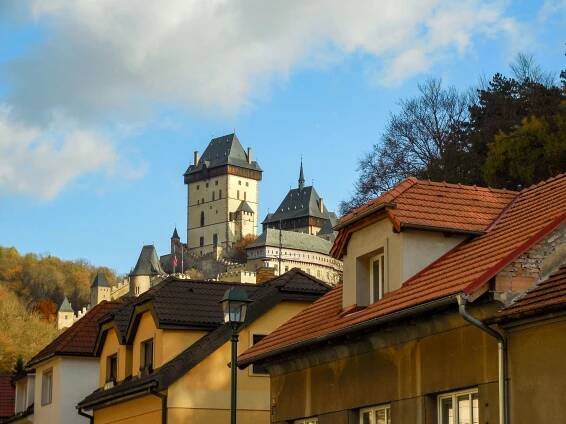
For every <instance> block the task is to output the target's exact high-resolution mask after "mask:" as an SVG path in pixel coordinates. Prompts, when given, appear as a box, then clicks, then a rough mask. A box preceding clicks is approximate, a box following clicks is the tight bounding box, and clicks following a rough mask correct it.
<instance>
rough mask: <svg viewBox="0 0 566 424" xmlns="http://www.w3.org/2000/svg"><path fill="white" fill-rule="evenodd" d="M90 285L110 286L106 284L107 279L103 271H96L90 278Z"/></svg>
mask: <svg viewBox="0 0 566 424" xmlns="http://www.w3.org/2000/svg"><path fill="white" fill-rule="evenodd" d="M90 287H91V288H92V287H110V284H108V280H107V279H106V275H104V273H103V272H101V271H98V272H97V273H96V275H95V276H94V279H93V280H92V284H91V285H90Z"/></svg>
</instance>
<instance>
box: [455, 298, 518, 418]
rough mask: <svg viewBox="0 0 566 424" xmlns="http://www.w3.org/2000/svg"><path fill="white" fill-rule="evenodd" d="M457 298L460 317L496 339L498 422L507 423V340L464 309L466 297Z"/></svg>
mask: <svg viewBox="0 0 566 424" xmlns="http://www.w3.org/2000/svg"><path fill="white" fill-rule="evenodd" d="M456 299H457V300H458V311H459V312H460V315H462V318H464V319H465V320H466V321H468V322H469V323H470V324H472V325H473V326H475V327H477V328H479V329H480V330H482V331H483V332H484V333H487V334H489V335H490V336H491V337H493V338H494V339H496V340H497V348H498V349H497V350H498V355H497V357H498V371H499V378H498V380H499V381H498V385H499V423H500V424H509V402H508V400H509V397H508V396H509V392H508V385H507V340H506V339H505V336H503V335H502V334H501V333H499V332H498V331H495V330H494V329H493V328H490V327H488V326H487V325H486V324H484V323H483V322H482V321H480V320H479V319H477V318H476V317H474V316H472V315H470V313H469V312H468V311H467V309H466V303H467V301H466V297H465V296H464V295H462V294H459V295H457V296H456Z"/></svg>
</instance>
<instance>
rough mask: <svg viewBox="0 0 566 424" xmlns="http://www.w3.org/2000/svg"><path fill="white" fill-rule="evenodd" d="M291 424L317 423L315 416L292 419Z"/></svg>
mask: <svg viewBox="0 0 566 424" xmlns="http://www.w3.org/2000/svg"><path fill="white" fill-rule="evenodd" d="M293 424H318V418H317V417H310V418H301V419H300V420H295V421H293Z"/></svg>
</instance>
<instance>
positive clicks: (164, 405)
mask: <svg viewBox="0 0 566 424" xmlns="http://www.w3.org/2000/svg"><path fill="white" fill-rule="evenodd" d="M149 394H151V395H153V396H156V397H158V398H159V399H161V424H167V395H166V394H163V393H160V392H158V391H155V390H153V389H152V390H151V391H150V392H149Z"/></svg>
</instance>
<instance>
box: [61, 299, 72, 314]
mask: <svg viewBox="0 0 566 424" xmlns="http://www.w3.org/2000/svg"><path fill="white" fill-rule="evenodd" d="M59 312H75V311H73V307H72V306H71V302H69V299H68V298H67V296H65V298H64V299H63V302H62V303H61V306H59Z"/></svg>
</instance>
